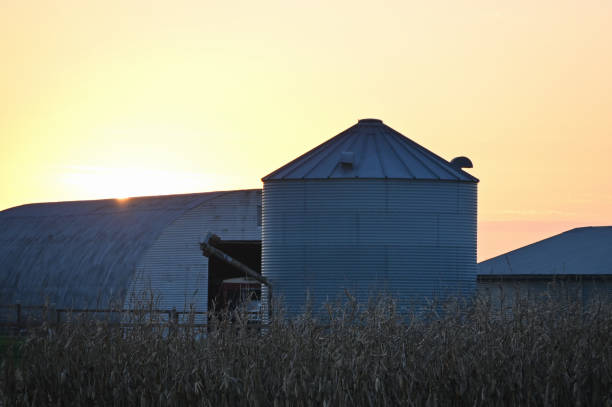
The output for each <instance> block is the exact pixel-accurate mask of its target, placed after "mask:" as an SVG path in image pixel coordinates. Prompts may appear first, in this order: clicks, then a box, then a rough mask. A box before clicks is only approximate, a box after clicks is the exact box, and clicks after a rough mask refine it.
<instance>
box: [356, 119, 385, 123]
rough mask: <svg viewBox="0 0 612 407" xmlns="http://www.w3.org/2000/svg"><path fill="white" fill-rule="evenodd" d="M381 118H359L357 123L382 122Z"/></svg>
mask: <svg viewBox="0 0 612 407" xmlns="http://www.w3.org/2000/svg"><path fill="white" fill-rule="evenodd" d="M382 122H383V121H382V120H380V119H361V120H359V122H358V123H361V124H382Z"/></svg>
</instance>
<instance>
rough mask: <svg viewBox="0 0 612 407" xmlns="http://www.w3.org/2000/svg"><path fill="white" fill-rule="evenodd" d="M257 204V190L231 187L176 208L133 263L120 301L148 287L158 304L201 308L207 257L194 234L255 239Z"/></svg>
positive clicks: (257, 237)
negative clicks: (180, 210) (132, 274)
mask: <svg viewBox="0 0 612 407" xmlns="http://www.w3.org/2000/svg"><path fill="white" fill-rule="evenodd" d="M260 208H261V190H245V191H231V192H226V193H220V194H219V195H218V196H215V197H214V198H213V199H210V200H207V201H205V202H203V203H202V204H200V205H199V206H197V207H195V208H193V209H191V210H189V211H187V212H185V213H184V214H182V215H181V216H180V217H179V218H178V219H176V220H175V221H174V222H173V223H172V224H171V225H169V226H168V227H167V228H166V229H164V231H163V232H162V233H161V234H160V236H159V238H158V239H157V240H156V241H155V243H153V245H152V246H151V248H150V249H149V250H147V252H146V253H145V254H144V256H143V257H142V258H141V260H140V261H139V263H138V264H137V266H136V274H135V277H134V279H132V281H131V282H130V285H129V290H128V295H127V297H126V306H129V305H130V302H131V301H133V300H134V299H135V298H139V297H140V296H141V295H142V294H143V293H149V292H150V293H153V294H154V295H155V297H156V298H157V299H158V304H159V308H161V309H172V308H176V309H177V311H189V310H190V307H193V310H195V311H204V312H205V311H207V309H208V308H207V304H208V280H209V274H208V265H209V259H208V258H207V257H204V256H203V255H202V251H201V250H200V246H199V241H200V239H201V238H202V236H204V235H206V233H208V232H213V233H215V234H216V235H218V236H219V237H221V239H223V240H261V225H260V224H259V222H258V219H259V210H260Z"/></svg>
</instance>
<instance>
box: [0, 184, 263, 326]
mask: <svg viewBox="0 0 612 407" xmlns="http://www.w3.org/2000/svg"><path fill="white" fill-rule="evenodd" d="M211 231H214V233H216V234H217V235H219V236H221V237H222V238H223V244H224V246H223V249H224V250H225V251H226V252H227V253H230V254H232V255H234V256H235V257H236V258H238V259H239V260H241V261H243V262H244V263H246V264H248V265H249V266H250V267H251V268H253V269H256V270H260V268H261V266H260V259H261V237H260V236H261V190H240V191H222V192H209V193H196V194H185V195H168V196H151V197H137V198H127V199H103V200H94V201H75V202H56V203H39V204H29V205H23V206H18V207H15V208H11V209H7V210H4V211H2V212H0V305H11V304H20V305H21V306H23V308H24V309H26V307H28V306H39V305H42V304H45V303H48V304H53V305H54V307H56V308H64V309H75V308H78V309H84V308H88V309H108V308H109V307H114V308H119V309H121V308H126V307H127V308H129V307H131V306H133V305H134V301H138V300H140V299H143V297H144V298H148V299H150V298H153V299H154V300H155V305H156V307H157V308H159V309H165V310H170V309H172V308H176V309H177V310H178V311H179V312H180V311H184V310H190V309H193V310H195V311H199V312H206V311H207V309H208V304H209V302H212V301H213V300H214V298H215V296H216V294H217V291H218V290H219V288H220V286H221V284H222V282H223V281H224V280H227V279H228V278H233V277H241V276H242V275H241V274H240V273H239V272H237V271H236V270H234V269H232V268H231V267H228V266H226V265H225V264H224V263H221V262H219V261H215V260H214V259H213V260H209V259H208V258H206V257H204V256H202V252H201V250H200V247H199V240H200V238H201V236H203V235H205V234H206V233H207V232H211ZM148 299H147V301H148ZM5 314H6V312H5ZM4 317H5V318H10V317H11V316H6V315H5V316H4Z"/></svg>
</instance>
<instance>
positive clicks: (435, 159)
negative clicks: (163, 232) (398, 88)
mask: <svg viewBox="0 0 612 407" xmlns="http://www.w3.org/2000/svg"><path fill="white" fill-rule="evenodd" d="M461 167H471V163H470V162H469V160H468V159H467V158H465V157H459V158H457V159H454V160H453V161H452V162H448V161H446V160H444V159H442V158H440V157H439V156H437V155H436V154H434V153H432V152H431V151H429V150H427V149H425V148H424V147H422V146H420V145H418V144H417V143H415V142H414V141H412V140H410V139H408V138H406V137H404V136H403V135H401V134H400V133H398V132H397V131H395V130H393V129H392V128H390V127H388V126H386V125H385V124H383V123H382V121H380V120H376V119H364V120H360V121H359V122H358V123H357V124H356V125H354V126H352V127H350V128H349V129H347V130H345V131H343V132H342V133H340V134H338V135H337V136H335V137H333V138H332V139H330V140H328V141H327V142H325V143H323V144H321V145H320V146H318V147H316V148H314V149H313V150H311V151H309V152H307V153H306V154H304V155H302V156H300V157H298V158H297V159H295V160H293V161H291V162H290V163H288V164H286V165H285V166H283V167H281V168H279V169H278V170H276V171H274V172H272V173H271V174H269V175H267V176H265V177H264V178H263V179H262V180H263V183H264V187H263V230H262V245H263V248H262V275H263V276H265V277H266V278H268V279H269V280H270V281H271V283H272V288H273V295H274V296H275V297H280V298H282V301H283V304H284V306H285V308H286V310H287V312H288V313H289V314H295V313H298V312H301V311H302V310H303V309H304V308H305V306H306V305H307V303H308V304H309V305H310V306H312V307H313V309H314V310H315V311H316V310H320V307H321V305H322V304H323V303H325V302H328V301H335V300H336V299H338V297H339V296H340V295H342V294H343V292H344V291H345V290H348V291H349V292H350V293H351V294H352V295H354V296H356V297H357V299H358V300H359V301H361V302H364V301H366V300H367V299H368V297H369V296H371V295H373V294H376V293H379V292H381V291H382V292H385V293H388V294H390V295H391V296H393V297H395V298H396V299H398V300H399V302H400V306H408V305H412V304H418V303H420V302H421V301H423V300H426V299H433V298H440V299H442V298H443V297H445V296H446V295H471V294H473V293H474V291H475V287H476V197H477V188H476V187H477V183H478V180H477V179H476V178H474V177H473V176H471V175H470V174H468V173H466V172H464V171H463V170H462V169H461ZM263 297H264V303H267V301H268V300H269V298H268V292H267V290H266V288H265V287H264V289H263Z"/></svg>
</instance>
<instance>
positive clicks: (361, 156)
mask: <svg viewBox="0 0 612 407" xmlns="http://www.w3.org/2000/svg"><path fill="white" fill-rule="evenodd" d="M327 178H393V179H413V180H442V181H462V182H478V179H477V178H475V177H473V176H472V175H470V174H468V173H467V172H465V171H463V170H461V169H458V168H455V167H453V166H452V165H451V164H450V163H449V162H448V161H446V160H445V159H443V158H441V157H439V156H438V155H436V154H434V153H432V152H431V151H429V150H428V149H426V148H425V147H423V146H421V145H419V144H417V143H415V142H414V141H412V140H410V139H409V138H407V137H405V136H403V135H402V134H400V133H399V132H397V131H395V130H393V129H392V128H391V127H389V126H387V125H385V124H384V123H383V122H382V120H378V119H362V120H359V122H358V123H357V124H355V125H354V126H352V127H350V128H348V129H346V130H344V131H343V132H342V133H340V134H338V135H337V136H335V137H333V138H331V139H329V140H327V141H326V142H325V143H323V144H321V145H319V146H317V147H315V148H313V149H312V150H310V151H309V152H307V153H305V154H303V155H302V156H300V157H298V158H296V159H295V160H293V161H291V162H290V163H288V164H286V165H284V166H282V167H281V168H279V169H277V170H276V171H274V172H272V173H270V174H268V175H267V176H265V177H263V178H262V181H271V180H291V179H296V180H297V179H327Z"/></svg>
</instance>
